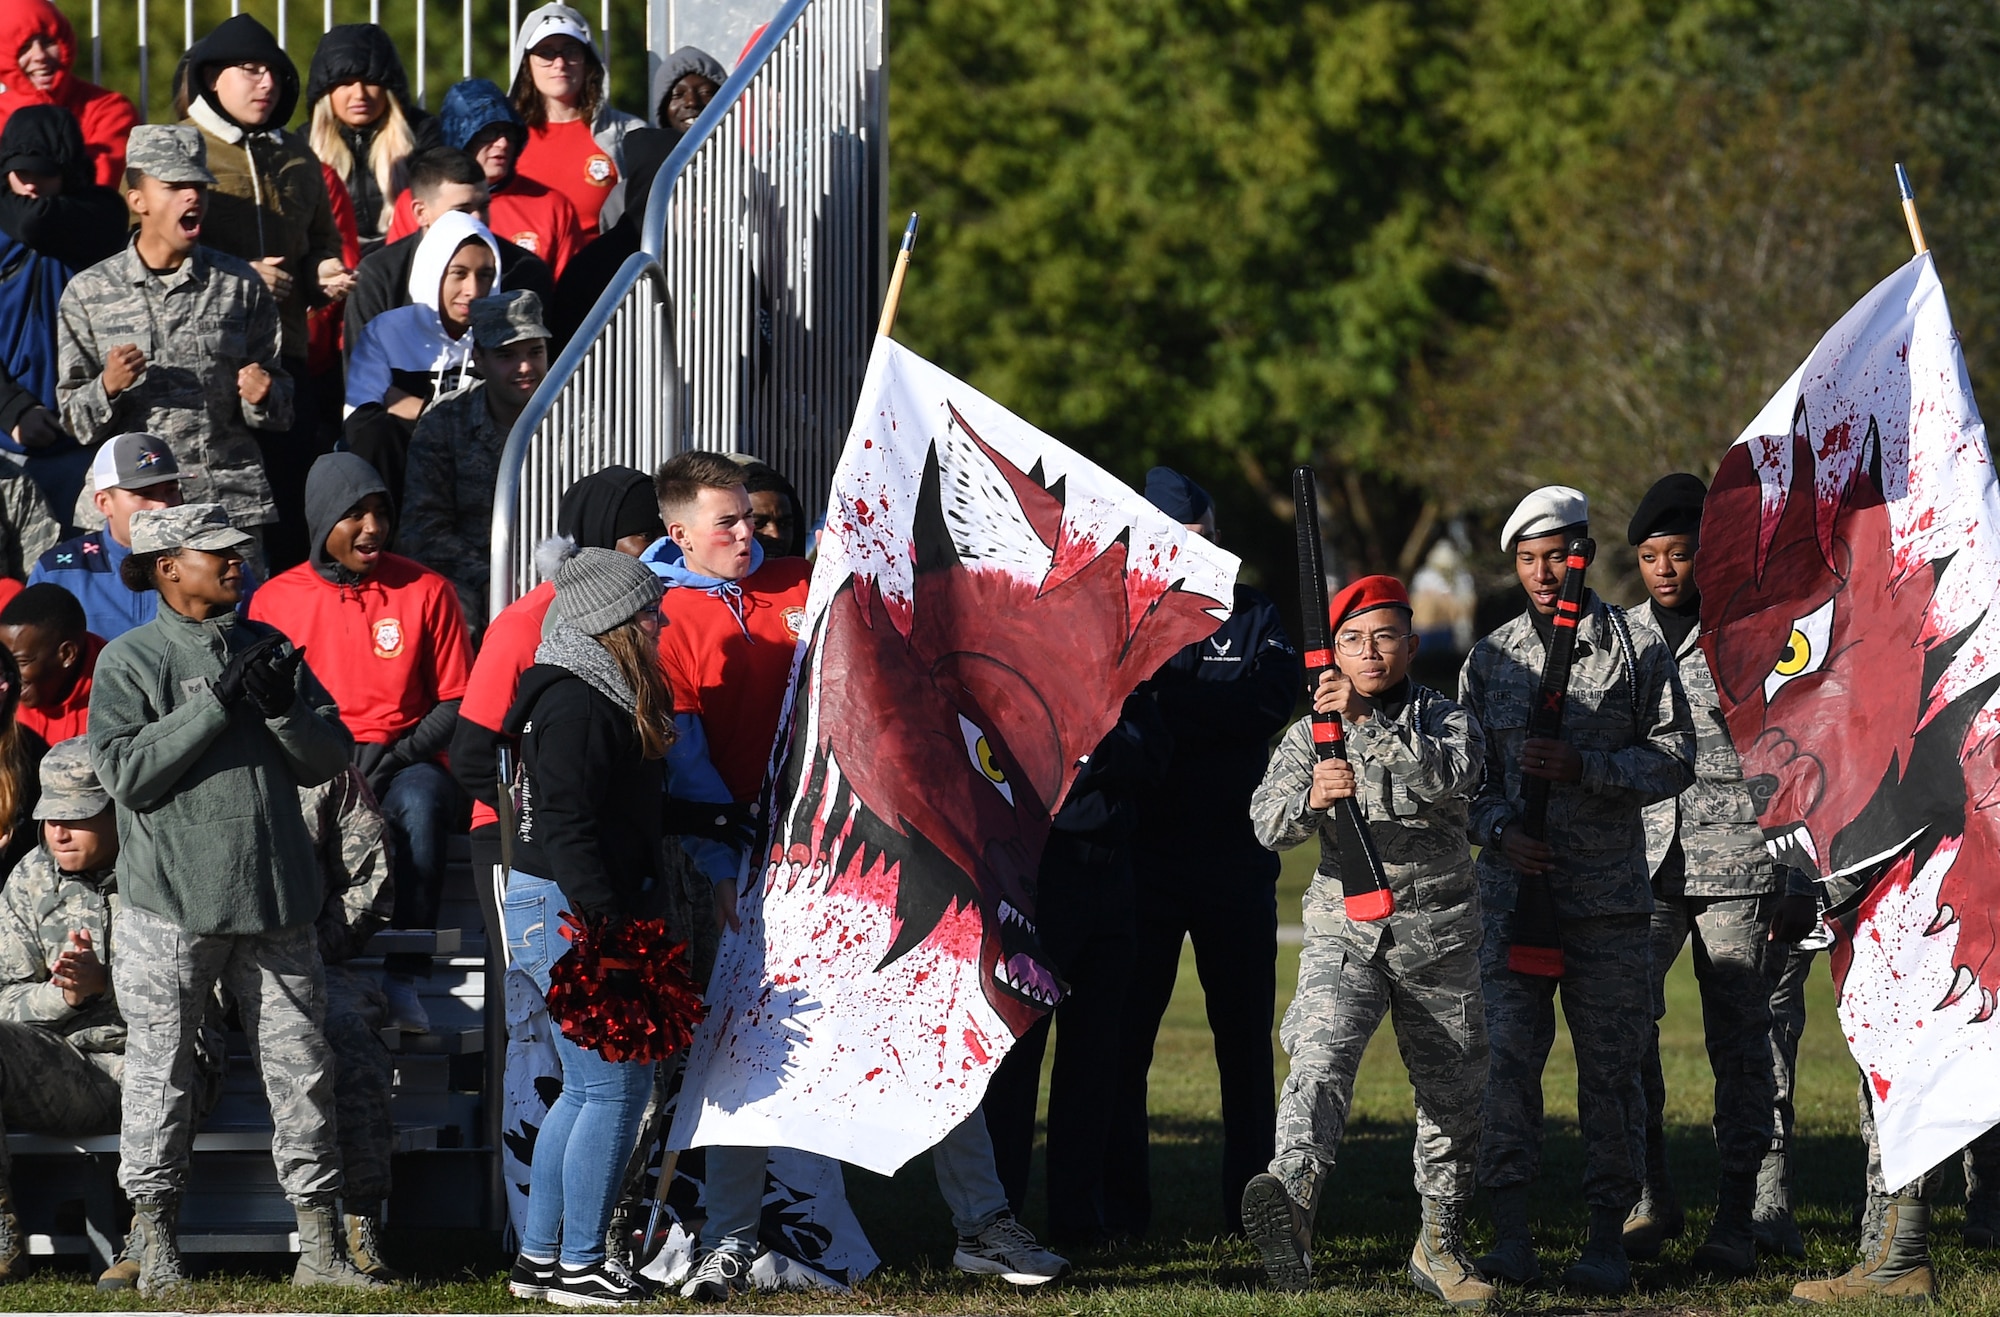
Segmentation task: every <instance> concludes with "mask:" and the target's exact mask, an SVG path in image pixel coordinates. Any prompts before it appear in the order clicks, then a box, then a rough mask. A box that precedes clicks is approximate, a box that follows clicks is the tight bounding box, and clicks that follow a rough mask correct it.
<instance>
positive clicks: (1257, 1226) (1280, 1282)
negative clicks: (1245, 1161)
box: [1243, 1172, 1312, 1290]
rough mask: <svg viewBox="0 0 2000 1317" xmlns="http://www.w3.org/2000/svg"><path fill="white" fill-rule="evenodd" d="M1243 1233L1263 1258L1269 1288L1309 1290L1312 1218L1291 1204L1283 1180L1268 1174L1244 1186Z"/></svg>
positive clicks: (1255, 1176) (1306, 1212)
mask: <svg viewBox="0 0 2000 1317" xmlns="http://www.w3.org/2000/svg"><path fill="white" fill-rule="evenodd" d="M1243 1233H1244V1234H1245V1235H1247V1236H1249V1238H1250V1242H1251V1243H1253V1244H1255V1245H1256V1246H1257V1251H1258V1252H1259V1253H1260V1254H1262V1255H1263V1261H1264V1277H1265V1279H1266V1280H1268V1281H1269V1282H1270V1284H1271V1286H1272V1288H1274V1289H1281V1290H1303V1289H1310V1288H1312V1215H1311V1214H1310V1213H1309V1212H1308V1211H1307V1210H1306V1209H1305V1208H1303V1207H1301V1206H1299V1204H1298V1203H1296V1202H1294V1201H1292V1195H1291V1193H1290V1192H1289V1191H1288V1190H1287V1189H1286V1188H1285V1182H1284V1181H1283V1180H1280V1179H1279V1178H1278V1177H1277V1176H1275V1175H1272V1174H1269V1173H1268V1172H1267V1173H1265V1174H1263V1175H1253V1176H1251V1177H1250V1182H1249V1183H1248V1184H1246V1185H1244V1186H1243Z"/></svg>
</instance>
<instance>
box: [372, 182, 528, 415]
mask: <svg viewBox="0 0 2000 1317" xmlns="http://www.w3.org/2000/svg"><path fill="white" fill-rule="evenodd" d="M475 238H477V239H478V240H479V241H481V242H483V243H485V244H486V246H487V248H488V250H490V251H491V252H492V253H493V291H494V292H496V293H497V292H499V291H500V245H499V244H498V243H496V242H495V241H494V240H493V234H492V232H491V231H490V230H488V229H487V227H486V226H485V225H484V224H482V223H480V222H479V217H478V216H476V215H467V214H465V213H464V212H463V211H457V210H453V211H447V212H446V213H445V214H443V215H441V216H439V217H438V219H437V221H436V222H435V223H433V224H432V225H431V226H430V228H429V229H428V230H426V231H425V233H424V236H423V240H422V241H421V242H419V243H418V244H417V254H416V256H415V257H414V258H413V259H412V260H411V261H410V304H409V305H408V306H399V307H396V308H395V309H394V310H391V311H384V312H383V313H382V314H381V315H378V316H376V317H375V318H374V319H373V320H370V321H369V322H368V323H367V324H366V325H364V326H362V329H361V340H360V341H359V342H358V343H356V344H355V345H354V351H353V354H352V355H351V356H350V357H349V358H348V362H347V408H346V411H345V412H344V413H343V414H344V415H352V414H353V413H354V410H355V409H356V408H357V407H365V406H367V405H368V404H369V403H371V402H373V403H380V402H383V401H384V400H386V399H387V397H388V395H389V390H390V388H391V387H392V386H393V387H400V388H402V389H403V391H404V392H405V393H417V392H420V391H422V390H421V384H420V382H419V381H415V380H409V379H406V380H405V381H403V382H401V383H400V384H399V383H398V381H397V380H396V379H395V376H396V375H402V376H405V377H408V376H415V375H424V376H429V377H430V381H431V387H430V390H429V394H430V396H429V398H428V399H426V401H425V403H424V405H425V406H426V407H429V406H430V403H431V401H433V400H435V399H437V398H441V397H443V396H444V395H445V394H447V393H451V392H453V391H455V390H457V389H459V388H462V387H463V386H464V385H465V384H466V383H468V382H469V380H470V378H471V376H470V374H469V372H470V370H471V367H472V331H471V330H470V329H467V330H466V331H465V333H464V334H462V335H460V336H459V337H458V338H453V337H452V336H451V335H450V334H447V333H446V332H445V328H444V321H443V320H442V319H441V318H440V317H439V316H438V286H439V284H441V283H442V282H443V281H444V272H445V269H446V267H448V266H449V265H450V264H451V258H452V254H453V253H455V252H456V251H457V250H458V249H459V248H460V247H462V246H464V245H465V244H466V243H467V242H469V241H471V240H473V239H475ZM454 373H456V376H457V378H456V380H452V379H450V377H451V376H452V375H453V374H454ZM412 384H418V385H419V387H418V388H412V387H411V385H412Z"/></svg>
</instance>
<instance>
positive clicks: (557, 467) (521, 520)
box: [489, 0, 887, 613]
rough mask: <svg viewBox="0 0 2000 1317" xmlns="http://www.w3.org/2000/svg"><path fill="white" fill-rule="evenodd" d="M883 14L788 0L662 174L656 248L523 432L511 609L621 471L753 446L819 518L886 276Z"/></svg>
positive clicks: (499, 518)
mask: <svg viewBox="0 0 2000 1317" xmlns="http://www.w3.org/2000/svg"><path fill="white" fill-rule="evenodd" d="M882 22H883V10H882V0H789V3H787V4H786V5H785V6H784V8H783V9H782V10H780V11H779V13H778V15H777V16H776V17H775V18H774V19H772V21H771V23H770V24H769V26H768V27H767V28H766V29H765V31H764V33H763V35H762V36H761V37H759V38H758V40H757V42H756V43H755V45H753V46H752V47H751V49H750V51H749V52H748V53H747V54H746V55H745V57H744V59H743V62H742V63H741V64H740V65H739V66H738V67H737V69H736V71H735V72H734V73H732V74H731V75H730V77H729V79H728V81H726V82H725V83H724V84H723V86H722V90H721V91H720V92H719V93H718V94H717V95H716V97H715V100H714V101H713V102H712V103H711V105H710V106H709V109H708V110H707V112H705V113H704V114H703V115H702V117H701V119H700V120H699V121H697V122H696V124H695V125H694V126H693V127H692V128H691V129H690V130H689V131H688V134H687V136H686V137H684V138H683V139H682V140H681V142H680V143H679V145H678V146H676V147H675V149H674V151H673V154H672V155H670V156H669V157H668V158H667V161H666V163H665V164H664V165H663V166H661V169H660V173H659V175H658V177H657V179H656V181H655V182H654V185H653V189H652V192H651V194H650V197H649V198H648V201H647V206H646V214H645V216H644V218H643V221H642V226H641V229H640V233H641V235H642V246H643V250H642V251H641V253H640V254H639V255H636V256H633V257H632V258H631V259H629V260H627V261H626V263H625V265H624V266H623V267H622V268H621V269H620V271H619V273H618V277H617V278H616V279H614V280H613V281H612V282H611V284H610V285H609V286H608V287H607V288H606V289H605V290H604V293H603V294H602V295H601V296H600V297H599V298H598V300H597V304H596V305H595V306H594V307H593V308H592V310H591V314H590V317H589V319H588V320H586V321H585V323H584V325H583V326H582V328H580V329H579V330H578V331H577V334H576V336H575V337H574V338H573V339H572V340H571V342H570V345H569V347H568V348H567V349H565V350H564V352H563V354H562V356H561V357H560V358H559V359H558V360H557V362H556V363H555V365H554V367H553V368H552V369H551V370H550V371H549V375H548V378H547V379H546V380H544V381H543V383H542V386H541V388H540V389H538V390H536V393H535V396H534V398H533V399H532V400H530V402H529V404H528V406H527V409H526V410H525V411H524V412H523V413H522V415H521V418H520V419H519V420H518V421H517V422H516V423H515V426H514V429H513V432H512V433H511V434H510V435H509V436H508V440H507V447H506V449H505V451H504V452H503V454H502V456H501V473H500V480H499V484H498V486H497V487H496V489H495V491H494V500H493V550H492V552H493V556H492V576H491V581H490V585H489V594H490V606H491V610H492V612H493V613H498V612H499V610H500V609H502V608H504V607H505V606H506V605H507V604H508V603H510V602H512V601H513V600H514V599H515V598H517V597H518V596H519V595H520V594H522V593H524V592H525V591H527V590H528V589H531V588H532V587H533V586H534V584H535V571H534V546H535V544H536V543H538V542H539V541H540V540H541V539H542V538H543V537H544V536H546V535H549V534H551V533H553V531H554V529H555V517H556V506H557V503H558V501H559V500H560V498H561V496H562V490H563V489H564V487H566V486H567V485H568V484H569V482H570V481H572V480H574V479H576V478H577V477H578V476H582V475H586V474H588V473H590V472H591V471H594V470H597V469H598V468H600V467H602V466H604V465H606V464H608V463H622V464H624V465H628V466H634V467H638V468H639V469H640V470H648V471H649V470H652V469H653V468H654V467H655V466H656V465H657V464H658V463H660V462H662V461H664V460H665V459H666V458H668V457H670V456H672V455H673V454H674V453H676V452H678V451H680V450H681V449H682V448H685V447H696V448H711V449H719V450H737V451H748V452H751V453H753V454H755V455H757V456H758V457H760V458H763V459H764V460H765V461H767V462H769V463H771V465H773V466H775V467H777V468H778V469H779V470H780V471H782V472H784V473H785V474H786V475H787V476H788V477H790V478H791V479H792V481H793V482H794V483H795V484H796V485H797V486H798V490H799V494H800V497H801V500H802V501H803V502H804V504H805V507H803V508H802V509H800V511H801V513H802V514H803V515H806V516H808V517H809V516H811V515H812V514H813V513H815V512H817V511H818V508H819V504H820V502H821V499H822V497H823V491H824V489H825V488H826V486H827V484H828V483H829V482H830V480H831V477H832V473H833V464H834V462H835V461H836V460H837V459H838V457H839V452H840V445H841V442H842V440H843V439H844V438H845V436H846V432H847V428H848V425H849V423H850V422H851V420H852V418H853V410H854V403H855V399H856V398H857V397H858V396H859V394H860V389H861V379H862V375H863V373H864V372H865V370H866V369H867V362H868V352H869V350H870V347H871V346H872V344H873V329H874V315H875V311H876V302H877V299H878V298H879V296H880V291H881V287H882V275H883V271H884V263H883V258H884V246H883V236H882V235H883V232H884V219H885V212H886V207H887V195H886V189H887V168H886V163H887V161H886V149H887V142H886V132H885V129H886V124H887V113H886V111H887V106H886V69H885V65H884V59H883V56H884V47H883V28H882ZM655 317H657V319H658V323H657V324H656V323H655ZM649 353H650V354H653V355H648V354H649ZM588 427H596V428H595V429H589V428H588Z"/></svg>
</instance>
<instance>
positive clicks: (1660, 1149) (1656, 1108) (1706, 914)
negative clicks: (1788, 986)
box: [1631, 601, 1811, 1188]
mask: <svg viewBox="0 0 2000 1317" xmlns="http://www.w3.org/2000/svg"><path fill="white" fill-rule="evenodd" d="M1631 619H1632V624H1633V626H1634V628H1635V635H1636V633H1637V631H1640V630H1643V631H1645V632H1647V633H1650V634H1651V635H1652V636H1654V637H1656V638H1657V639H1658V640H1659V641H1660V643H1662V644H1665V643H1666V635H1665V632H1664V630H1663V629H1662V628H1661V627H1660V624H1659V622H1658V619H1657V616H1656V614H1655V612H1654V605H1653V604H1652V603H1651V602H1650V601H1649V602H1647V603H1645V604H1643V605H1641V606H1640V607H1639V608H1637V609H1634V610H1633V611H1632V613H1631ZM1700 635H1701V628H1700V627H1699V626H1696V627H1695V628H1694V629H1693V630H1692V631H1690V632H1689V633H1688V634H1687V636H1686V638H1685V639H1683V640H1682V642H1681V645H1680V649H1679V652H1678V653H1676V654H1675V659H1676V661H1677V663H1678V664H1679V668H1680V678H1681V689H1682V691H1683V692H1685V693H1686V695H1687V701H1688V708H1689V711H1690V712H1691V713H1692V714H1693V717H1694V724H1695V781H1694V785H1693V786H1691V787H1689V788H1688V789H1687V790H1686V791H1684V792H1682V793H1681V794H1680V795H1679V796H1678V797H1676V798H1674V799H1672V800H1663V801H1660V802H1658V803H1657V804H1654V805H1650V806H1648V807H1647V809H1646V864H1647V867H1648V868H1649V869H1650V870H1651V871H1652V874H1653V895H1654V906H1653V926H1652V937H1653V1019H1654V1025H1653V1029H1652V1032H1651V1035H1650V1037H1649V1039H1648V1042H1647V1047H1646V1058H1645V1066H1644V1071H1643V1075H1642V1078H1643V1081H1644V1084H1645V1089H1646V1148H1647V1160H1648V1170H1649V1181H1652V1182H1654V1183H1655V1187H1656V1188H1658V1187H1661V1186H1660V1184H1659V1183H1658V1181H1659V1180H1660V1178H1661V1177H1660V1176H1658V1175H1657V1174H1656V1173H1655V1167H1660V1166H1664V1156H1665V1131H1664V1128H1663V1124H1664V1115H1663V1113H1664V1110H1665V1106H1666V1084H1665V1080H1664V1079H1663V1077H1662V1075H1661V1071H1660V1030H1659V1024H1658V1022H1659V1021H1660V1020H1661V1019H1664V1018H1665V1017H1666V1013H1667V1000H1666V982H1667V973H1668V971H1669V970H1671V969H1672V968H1673V964H1674V960H1675V959H1676V958H1677V957H1678V956H1679V955H1680V952H1681V947H1682V945H1683V944H1685V943H1686V942H1687V941H1688V939H1689V937H1690V935H1692V937H1693V939H1694V944H1695V960H1694V968H1695V979H1696V981H1697V982H1698V983H1699V984H1700V986H1701V1010H1702V1024H1703V1029H1704V1032H1705V1034H1706V1037H1707V1043H1708V1059H1709V1066H1710V1068H1711V1069H1712V1070H1713V1071H1714V1072H1715V1145H1716V1151H1717V1152H1718V1154H1719V1155H1720V1159H1721V1162H1722V1174H1723V1176H1724V1177H1725V1178H1729V1177H1732V1176H1753V1175H1755V1174H1756V1172H1757V1167H1758V1165H1759V1163H1760V1162H1761V1161H1762V1160H1763V1157H1764V1153H1765V1150H1766V1149H1767V1148H1769V1146H1770V1144H1771V1130H1772V1123H1771V1122H1772V1102H1773V1097H1774V1094H1773V1089H1772V1074H1771V1064H1770V1045H1771V1044H1770V1037H1771V1005H1770V997H1771V989H1772V987H1773V985H1774V983H1775V981H1776V978H1777V974H1778V972H1779V970H1780V969H1781V968H1782V964H1783V955H1782V953H1783V951H1784V948H1782V947H1774V946H1773V945H1772V944H1771V943H1770V942H1769V941H1768V940H1767V934H1768V931H1769V927H1770V917H1771V905H1772V902H1773V901H1774V900H1775V899H1776V898H1777V897H1778V896H1780V895H1781V894H1783V893H1785V892H1786V890H1787V887H1788V883H1787V878H1786V876H1785V875H1786V874H1789V873H1790V872H1791V871H1790V870H1789V869H1787V870H1785V871H1784V873H1782V874H1781V873H1780V871H1779V870H1778V868H1777V867H1776V866H1775V865H1773V864H1772V863H1771V857H1770V854H1769V852H1767V851H1766V850H1765V847H1764V832H1763V829H1762V828H1761V827H1760V826H1759V825H1758V823H1757V807H1756V805H1755V804H1754V803H1753V802H1752V801H1751V799H1750V792H1749V790H1748V789H1747V788H1746V787H1745V786H1744V784H1743V765H1742V763H1741V761H1739V760H1738V758H1737V756H1736V746H1735V744H1734V743H1733V742H1732V741H1731V740H1730V739H1729V728H1728V726H1727V725H1726V724H1725V723H1724V722H1723V720H1722V701H1721V697H1720V696H1719V695H1718V694H1717V693H1716V689H1715V678H1714V676H1713V674H1711V673H1710V671H1709V667H1708V656H1707V655H1706V654H1704V653H1703V652H1702V650H1701V648H1700V645H1699V643H1698V641H1699V639H1700ZM1799 882H1800V884H1801V885H1800V886H1799V887H1798V888H1797V890H1798V891H1799V892H1800V894H1802V895H1808V896H1809V895H1811V886H1810V884H1809V883H1805V882H1804V881H1803V878H1801V879H1800V880H1799Z"/></svg>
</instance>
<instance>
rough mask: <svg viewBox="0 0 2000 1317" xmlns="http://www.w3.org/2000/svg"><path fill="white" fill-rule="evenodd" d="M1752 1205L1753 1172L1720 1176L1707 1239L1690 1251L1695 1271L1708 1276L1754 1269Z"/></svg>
mask: <svg viewBox="0 0 2000 1317" xmlns="http://www.w3.org/2000/svg"><path fill="white" fill-rule="evenodd" d="M1756 1205H1757V1177H1756V1176H1755V1175H1725V1176H1723V1177H1722V1184H1721V1185H1720V1186H1719V1187H1718V1188H1717V1189H1716V1193H1715V1219H1714V1220H1713V1221H1711V1222H1709V1225H1708V1238H1706V1239H1704V1240H1702V1241H1701V1246H1700V1247H1699V1248H1697V1249H1695V1251H1694V1265H1695V1270H1697V1271H1705V1272H1707V1273H1708V1274H1709V1275H1711V1276H1747V1275H1749V1274H1750V1273H1751V1272H1753V1271H1755V1270H1756V1269H1757V1236H1756V1235H1755V1234H1754V1233H1753V1231H1752V1226H1751V1213H1752V1212H1753V1211H1754V1210H1755V1209H1756Z"/></svg>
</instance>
